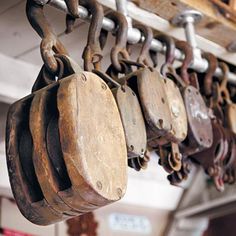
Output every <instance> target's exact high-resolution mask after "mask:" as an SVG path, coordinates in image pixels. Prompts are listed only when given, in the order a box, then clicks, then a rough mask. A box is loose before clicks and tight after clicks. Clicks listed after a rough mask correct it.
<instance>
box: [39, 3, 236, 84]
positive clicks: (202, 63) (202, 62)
mask: <svg viewBox="0 0 236 236" xmlns="http://www.w3.org/2000/svg"><path fill="white" fill-rule="evenodd" d="M37 1H38V2H40V3H41V4H49V5H50V6H53V7H55V8H57V9H59V10H61V11H63V12H65V13H68V9H67V6H66V4H65V2H64V1H63V0H37ZM79 15H80V19H82V20H85V21H89V20H90V18H89V13H88V11H87V9H86V8H84V7H82V6H79ZM103 29H105V30H107V31H114V30H115V24H114V22H113V21H112V20H110V19H108V18H106V17H104V19H103ZM143 41H144V37H143V36H142V35H141V32H140V31H139V30H138V29H135V28H132V27H129V30H128V42H129V43H131V44H135V43H139V42H143ZM151 49H152V50H153V51H157V52H160V53H164V52H165V50H166V48H165V46H163V44H162V43H161V42H159V41H158V40H156V39H153V41H152V44H151ZM175 59H176V60H179V61H182V60H183V59H184V54H183V53H182V52H181V51H180V50H178V49H176V51H175ZM190 68H191V69H194V70H195V71H197V72H206V71H207V69H208V61H207V60H206V59H203V58H199V57H195V58H194V60H193V62H192V64H191V66H190ZM215 76H217V77H220V76H222V70H221V69H220V68H217V69H216V71H215ZM228 79H229V82H230V83H233V84H236V74H234V73H232V72H229V74H228Z"/></svg>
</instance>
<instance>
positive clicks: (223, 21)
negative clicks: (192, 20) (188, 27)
mask: <svg viewBox="0 0 236 236" xmlns="http://www.w3.org/2000/svg"><path fill="white" fill-rule="evenodd" d="M134 2H135V3H137V4H138V5H139V6H140V7H141V8H143V9H145V10H147V11H150V12H153V13H155V14H156V15H158V16H160V17H161V18H163V19H166V20H168V21H170V20H171V19H172V18H173V17H175V16H176V15H177V14H179V13H180V12H182V11H184V10H186V9H195V10H198V11H200V12H201V13H203V15H204V17H203V19H202V20H201V22H200V23H199V24H197V25H196V32H197V34H199V35H200V36H202V37H204V38H206V39H208V40H210V41H212V42H215V43H217V44H219V45H221V46H222V47H227V46H228V45H229V44H231V43H232V41H233V40H235V35H236V22H234V21H231V20H229V19H227V18H225V17H224V16H223V15H222V14H221V13H220V11H219V8H218V7H216V6H215V5H214V4H213V3H212V2H211V1H206V0H174V1H166V0H135V1H134Z"/></svg>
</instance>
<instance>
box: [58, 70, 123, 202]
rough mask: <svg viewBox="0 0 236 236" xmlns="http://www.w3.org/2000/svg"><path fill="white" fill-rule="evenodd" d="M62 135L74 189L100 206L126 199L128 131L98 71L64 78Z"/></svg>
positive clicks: (60, 108)
mask: <svg viewBox="0 0 236 236" xmlns="http://www.w3.org/2000/svg"><path fill="white" fill-rule="evenodd" d="M57 106H58V111H59V121H58V124H59V134H60V142H61V147H62V153H63V156H64V160H65V164H66V168H67V170H68V175H69V177H70V180H71V184H72V188H74V189H78V191H79V193H80V195H81V197H82V198H83V199H86V200H87V201H88V202H89V203H91V204H94V205H96V206H104V205H107V204H109V203H111V202H114V201H117V200H119V199H121V198H122V196H123V195H124V194H125V191H126V185H127V151H126V143H125V136H124V130H123V127H122V122H121V119H120V115H119V111H118V108H117V105H116V102H115V99H114V97H113V95H112V92H111V91H110V89H109V88H108V86H107V85H106V84H105V83H104V81H103V80H102V79H101V78H99V77H98V76H97V75H95V74H94V73H90V72H83V73H82V74H75V75H73V76H69V77H67V78H65V79H63V80H61V81H60V86H59V89H58V92H57Z"/></svg>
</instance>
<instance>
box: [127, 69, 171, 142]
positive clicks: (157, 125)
mask: <svg viewBox="0 0 236 236" xmlns="http://www.w3.org/2000/svg"><path fill="white" fill-rule="evenodd" d="M127 81H128V84H129V85H130V86H131V88H132V89H133V90H134V91H137V93H138V96H139V100H140V103H141V106H142V111H143V113H144V117H145V121H146V125H147V135H148V145H149V146H152V147H156V146H157V144H156V142H155V140H156V139H158V138H159V137H160V136H162V135H165V134H166V133H167V132H168V131H170V130H171V115H170V110H169V107H168V104H167V97H166V93H165V90H164V85H163V82H162V79H161V75H160V73H159V72H158V71H157V70H152V69H150V68H141V69H139V70H137V71H135V72H133V73H132V74H130V75H128V77H127Z"/></svg>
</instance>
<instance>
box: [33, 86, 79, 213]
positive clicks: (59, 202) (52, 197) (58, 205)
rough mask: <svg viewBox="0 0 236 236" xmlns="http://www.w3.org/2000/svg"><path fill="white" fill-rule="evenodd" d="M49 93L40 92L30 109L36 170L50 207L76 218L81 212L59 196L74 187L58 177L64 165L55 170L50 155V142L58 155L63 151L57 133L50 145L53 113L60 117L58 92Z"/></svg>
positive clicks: (45, 90)
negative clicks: (48, 135)
mask: <svg viewBox="0 0 236 236" xmlns="http://www.w3.org/2000/svg"><path fill="white" fill-rule="evenodd" d="M51 87H52V86H51ZM47 90H49V88H48V87H46V88H45V89H42V90H40V91H39V92H38V93H37V94H36V95H35V96H34V99H33V101H32V105H31V109H30V131H31V134H32V138H33V144H34V145H33V157H32V158H33V163H34V169H35V173H36V175H37V178H38V181H39V183H40V186H41V189H42V192H43V194H44V196H45V198H46V200H47V202H48V203H49V204H50V206H51V207H53V208H54V209H56V210H57V211H59V212H61V213H63V214H68V215H72V216H73V215H74V216H76V215H78V214H79V211H77V214H76V210H77V209H76V210H73V209H72V208H71V207H70V206H68V205H67V204H66V203H65V202H64V201H63V198H61V197H60V195H58V192H59V191H62V190H64V189H65V188H69V187H70V182H69V181H68V180H67V179H65V178H63V177H62V176H60V173H58V172H60V169H62V168H61V167H58V165H60V166H61V165H63V163H58V165H56V166H53V160H52V159H50V158H52V157H50V156H49V152H48V151H49V146H50V145H48V144H49V143H48V142H51V143H52V144H54V147H53V148H54V149H56V150H55V152H58V149H59V150H60V147H59V145H55V142H54V140H53V138H54V137H55V135H56V133H55V132H54V136H52V137H51V139H50V140H48V142H47V131H48V128H49V127H48V123H49V122H50V119H51V117H52V115H53V113H54V115H55V113H56V111H55V109H56V103H55V99H56V92H57V91H56V90H55V89H54V93H53V92H51V93H50V91H47ZM53 101H54V104H53ZM55 122H56V121H55ZM54 158H55V157H54ZM56 158H57V159H60V158H63V156H62V155H60V153H57V156H56ZM58 162H59V161H58ZM68 182H69V183H68ZM66 185H67V186H66ZM68 185H69V186H68ZM75 197H76V196H75ZM81 208H82V206H81ZM82 209H83V208H82ZM82 212H83V211H82Z"/></svg>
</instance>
